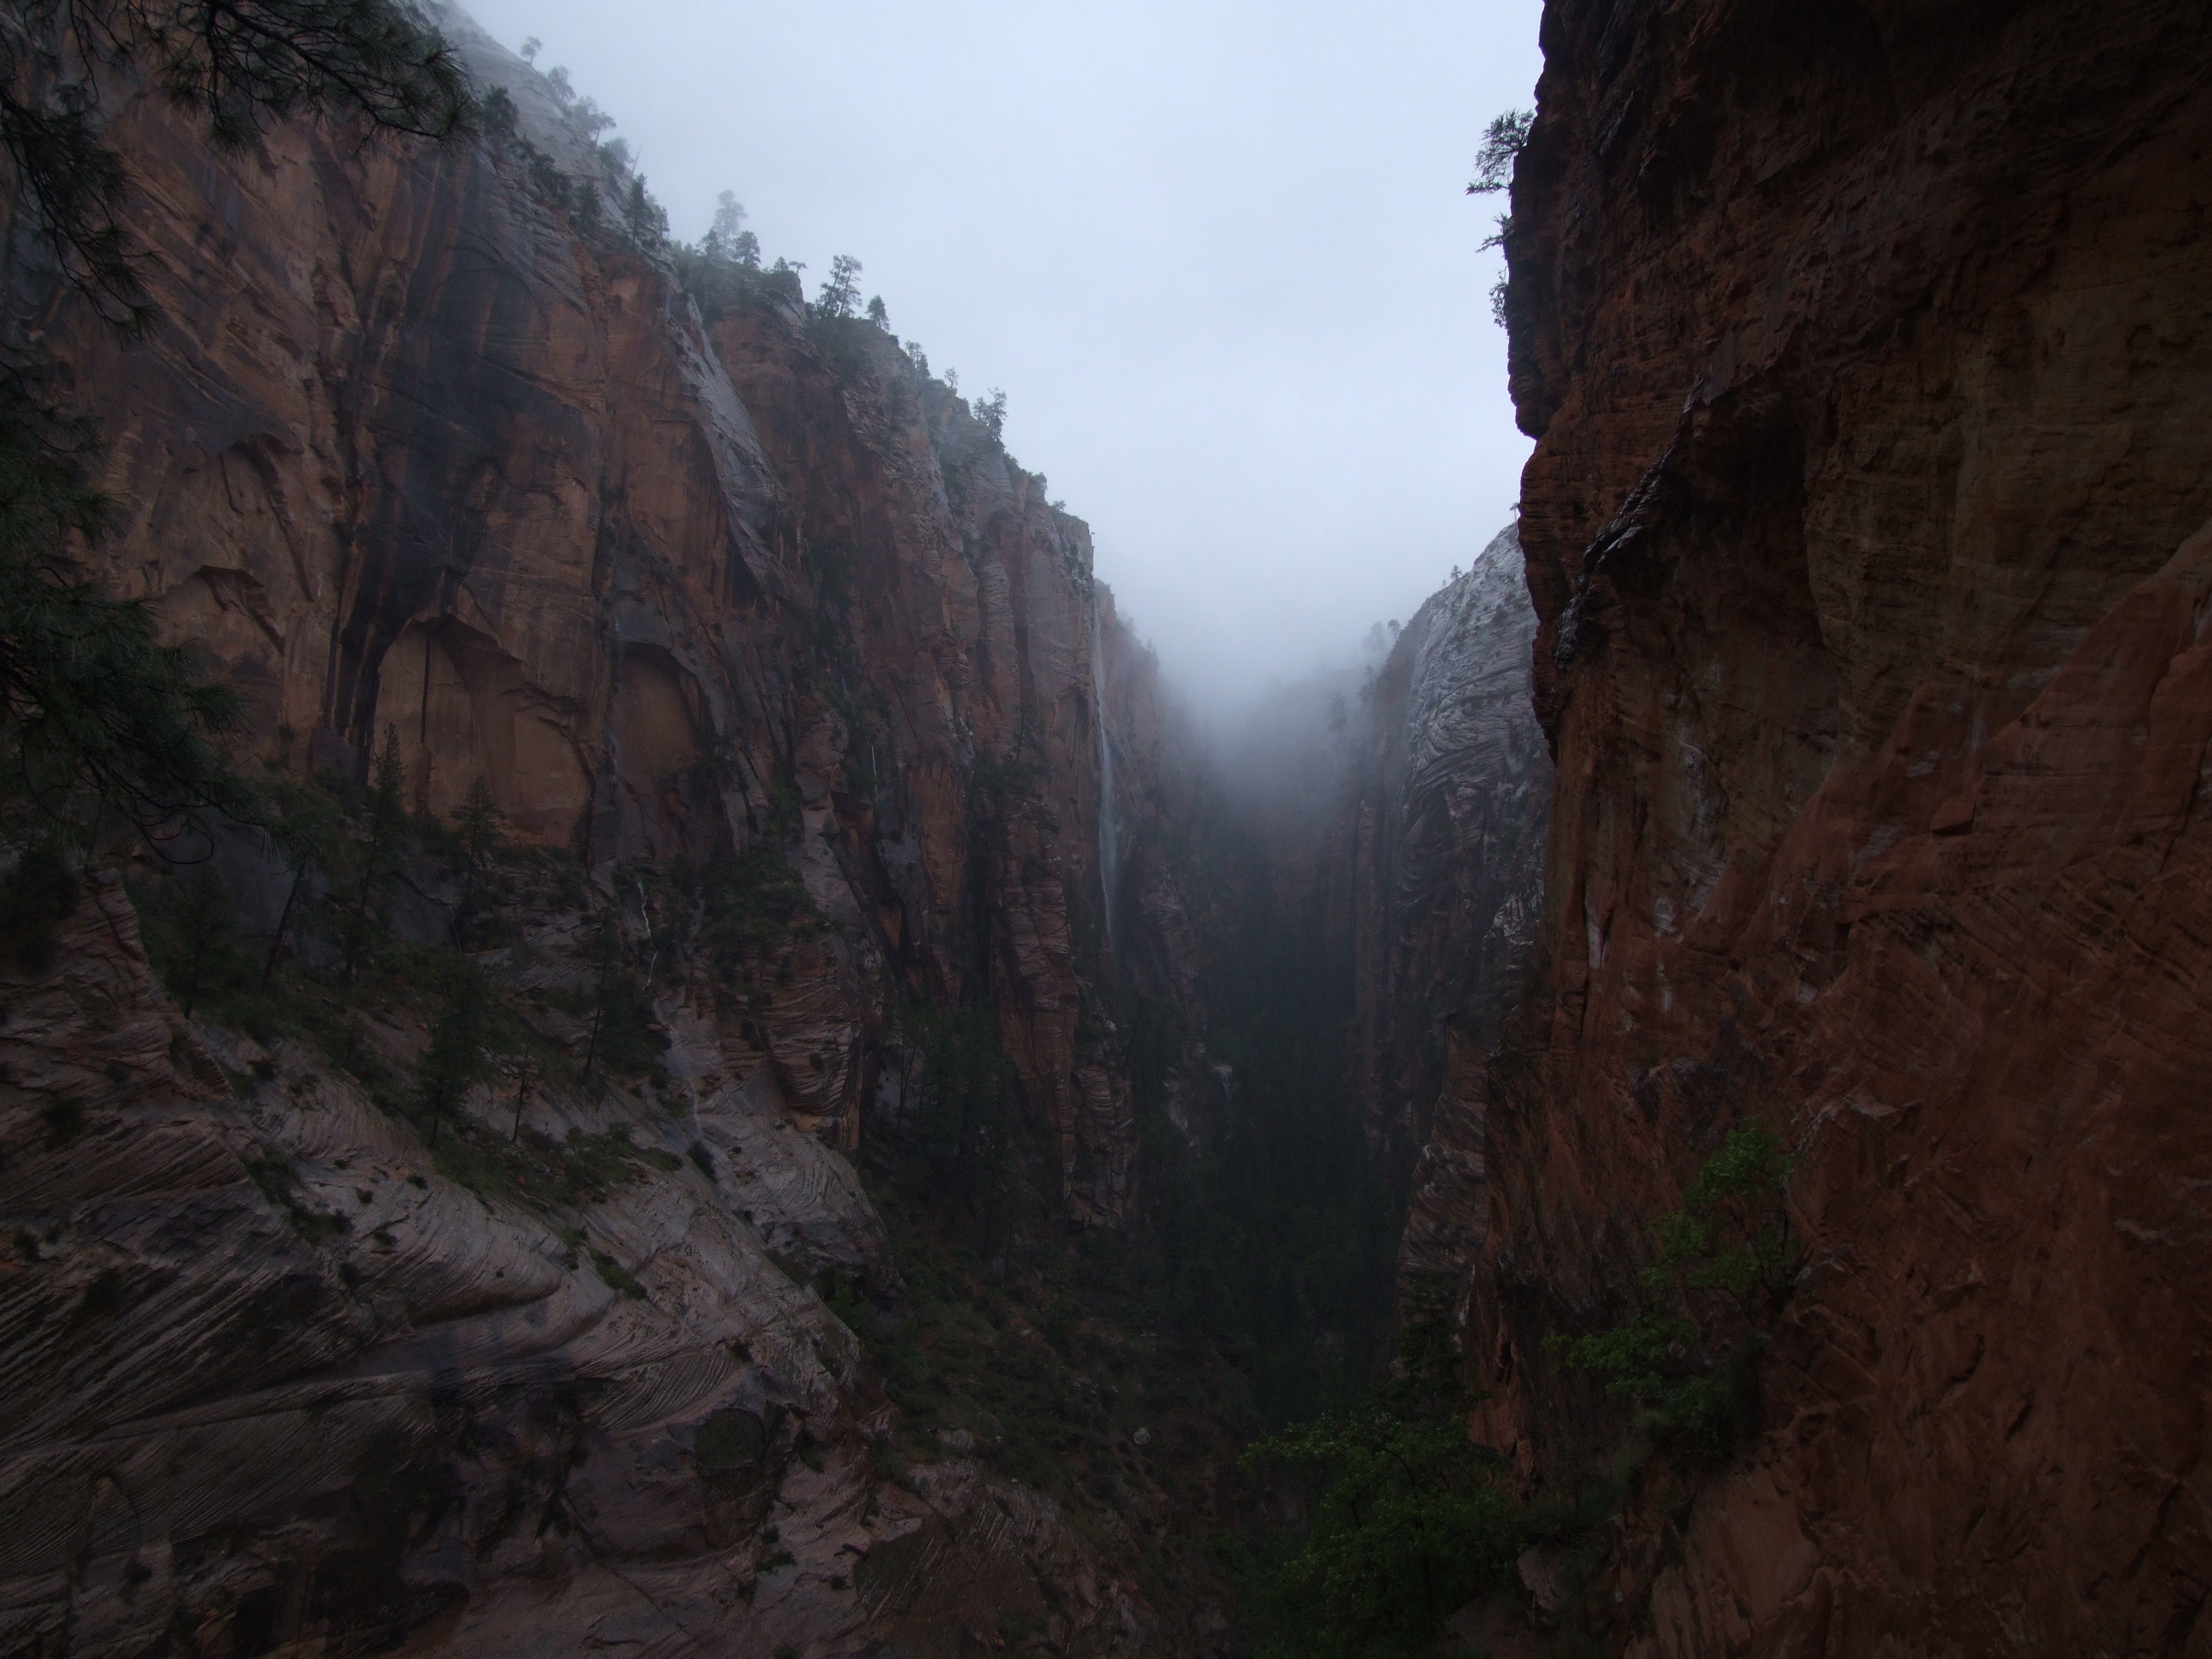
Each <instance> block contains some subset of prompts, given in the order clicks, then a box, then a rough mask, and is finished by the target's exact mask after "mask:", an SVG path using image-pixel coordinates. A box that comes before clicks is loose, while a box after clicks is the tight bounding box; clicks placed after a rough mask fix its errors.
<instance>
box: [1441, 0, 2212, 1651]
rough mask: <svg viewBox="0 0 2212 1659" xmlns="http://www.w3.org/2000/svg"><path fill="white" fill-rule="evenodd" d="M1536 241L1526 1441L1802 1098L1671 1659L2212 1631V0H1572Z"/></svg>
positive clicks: (1647, 1577)
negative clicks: (2210, 1480)
mask: <svg viewBox="0 0 2212 1659" xmlns="http://www.w3.org/2000/svg"><path fill="white" fill-rule="evenodd" d="M1543 41H1544V46H1545V51H1546V57H1547V66H1546V69H1545V72H1544V77H1543V81H1542V83H1541V88H1540V93H1539V100H1540V108H1539V111H1538V114H1537V119H1536V124H1535V127H1534V131H1533V133H1532V134H1531V136H1530V137H1529V140H1528V147H1527V149H1526V150H1525V152H1524V153H1523V154H1522V157H1521V160H1520V164H1519V168H1518V172H1517V173H1516V179H1515V184H1514V194H1513V212H1512V225H1511V229H1510V234H1509V235H1508V238H1507V241H1506V247H1507V252H1508V256H1509V260H1510V276H1511V285H1510V299H1509V311H1510V317H1511V331H1512V343H1513V391H1514V395H1515V398H1516V404H1517V406H1518V409H1519V411H1520V416H1521V419H1522V424H1523V427H1524V428H1525V429H1526V430H1528V432H1530V433H1531V434H1533V435H1536V436H1538V438H1539V439H1540V442H1539V445H1538V448H1537V451H1536V453H1535V455H1534V459H1532V461H1531V462H1530V464H1529V466H1528V471H1527V474H1526V477H1525V480H1524V491H1523V495H1524V501H1523V516H1522V526H1521V528H1522V538H1523V542H1524V544H1525V547H1526V550H1527V562H1528V580H1529V585H1530V587H1531V590H1532V591H1533V592H1534V595H1535V598H1536V600H1537V604H1538V607H1539V610H1540V611H1541V616H1542V627H1541V632H1540V635H1539V638H1538V642H1537V643H1538V650H1537V659H1536V661H1537V670H1538V691H1539V702H1540V707H1541V712H1542V714H1543V717H1544V721H1545V725H1546V729H1547V732H1548V733H1549V735H1550V737H1551V738H1552V741H1553V746H1554V750H1555V753H1556V755H1557V758H1558V764H1559V782H1558V786H1557V792H1556V794H1555V797H1554V801H1553V846H1552V851H1551V856H1550V863H1549V872H1548V882H1547V899H1546V908H1545V915H1544V921H1543V925H1542V927H1541V932H1540V935H1539V939H1538V944H1537V949H1536V953H1535V957H1534V969H1533V977H1532V981H1531V985H1530V990H1529V994H1528V999H1527V1001H1526V1003H1525V1005H1524V1007H1523V1009H1522V1012H1521V1013H1520V1015H1519V1016H1518V1017H1517V1018H1516V1022H1515V1024H1514V1026H1513V1029H1512V1030H1511V1032H1510V1036H1509V1039H1508V1041H1507V1042H1506V1044H1505V1047H1504V1052H1503V1053H1502V1054H1501V1055H1500V1056H1499V1058H1498V1060H1497V1061H1496V1063H1495V1064H1494V1065H1493V1066H1492V1072H1491V1076H1490V1081H1489V1087H1488V1093H1487V1102H1486V1103H1487V1114H1488V1139H1487V1146H1488V1168H1489V1176H1490V1180H1491V1183H1492V1184H1491V1188H1490V1209H1489V1216H1488V1225H1489V1238H1488V1241H1487V1244H1486V1249H1485V1252H1484V1254H1483V1255H1482V1258H1481V1260H1480V1263H1479V1265H1478V1267H1477V1269H1476V1272H1475V1274H1474V1290H1475V1297H1476V1321H1475V1323H1476V1332H1477V1340H1476V1343H1475V1348H1476V1356H1477V1362H1478V1370H1479V1372H1480V1380H1481V1381H1482V1382H1483V1383H1485V1384H1486V1385H1487V1386H1489V1387H1491V1388H1492V1389H1495V1390H1496V1391H1497V1395H1496V1399H1495V1401H1494V1402H1493V1407H1492V1411H1493V1421H1492V1430H1493V1431H1494V1433H1495V1434H1496V1436H1497V1437H1498V1438H1499V1439H1500V1440H1501V1441H1502V1442H1504V1443H1507V1444H1510V1445H1512V1446H1513V1447H1515V1448H1516V1450H1517V1451H1518V1453H1519V1454H1520V1455H1522V1457H1523V1458H1524V1459H1526V1460H1528V1461H1529V1462H1531V1463H1532V1464H1533V1466H1534V1468H1536V1469H1537V1470H1539V1471H1541V1470H1544V1469H1547V1468H1554V1467H1556V1466H1557V1465H1558V1464H1559V1461H1560V1460H1562V1459H1564V1458H1565V1457H1566V1456H1567V1455H1569V1454H1570V1453H1571V1451H1572V1450H1573V1449H1574V1448H1575V1447H1576V1445H1577V1443H1581V1444H1583V1445H1588V1444H1589V1443H1591V1442H1592V1441H1593V1440H1600V1441H1601V1440H1602V1438H1603V1437H1604V1435H1605V1433H1606V1432H1607V1425H1617V1424H1618V1422H1619V1416H1618V1412H1617V1408H1614V1407H1609V1406H1607V1405H1606V1404H1605V1403H1604V1402H1602V1401H1599V1400H1598V1399H1597V1398H1596V1397H1595V1392H1594V1390H1593V1389H1591V1388H1590V1387H1589V1384H1588V1383H1586V1382H1583V1381H1582V1380H1580V1379H1577V1378H1576V1377H1574V1376H1570V1375H1563V1374H1562V1372H1561V1370H1559V1366H1558V1364H1556V1362H1555V1361H1553V1359H1552V1358H1548V1357H1547V1354H1546V1352H1545V1350H1544V1347H1543V1339H1544V1338H1545V1336H1546V1335H1547V1334H1550V1333H1553V1332H1557V1331H1561V1330H1565V1331H1568V1332H1573V1331H1577V1330H1588V1329H1591V1328H1596V1327H1599V1326H1601V1325H1603V1324H1605V1323H1607V1322H1609V1321H1611V1320H1613V1319H1617V1318H1618V1317H1619V1316H1620V1313H1621V1311H1622V1310H1623V1309H1624V1308H1626V1306H1627V1305H1629V1304H1630V1302H1631V1301H1632V1296H1633V1279H1632V1274H1633V1273H1634V1272H1635V1270H1636V1268H1637V1267H1638V1265H1639V1263H1640V1262H1641V1261H1643V1260H1644V1259H1646V1257H1647V1255H1648V1252H1649V1249H1650V1243H1649V1240H1648V1238H1647V1237H1646V1236H1645V1234H1644V1223H1645V1221H1646V1220H1647V1219H1648V1218H1650V1217H1651V1216H1653V1215H1655V1214H1656V1213H1657V1212H1660V1211H1662V1210H1664V1209H1666V1208H1668V1207H1669V1206H1670V1205H1671V1204H1672V1203H1673V1202H1674V1199H1675V1196H1676V1194H1677V1193H1678V1191H1679V1190H1680V1183H1681V1182H1683V1181H1684V1180H1685V1178H1686V1176H1687V1175H1688V1174H1689V1173H1690V1172H1691V1171H1692V1170H1695V1169H1696V1168H1697V1167H1698V1164H1699V1161H1700V1160H1701V1159H1702V1158H1704V1156H1705V1154H1706V1153H1708V1152H1710V1151H1711V1149H1712V1148H1713V1147H1714V1146H1716V1145H1717V1142H1718V1139H1719V1137H1720V1135H1721V1133H1722V1132H1723V1129H1724V1128H1725V1127H1726V1126H1727V1125H1728V1124H1729V1123H1730V1122H1731V1121H1735V1120H1737V1119H1739V1118H1741V1117H1744V1116H1757V1117H1759V1118H1762V1119H1765V1121H1769V1122H1771V1123H1772V1124H1774V1125H1775V1126H1777V1127H1778V1128H1779V1129H1780V1130H1781V1132H1782V1133H1783V1135H1784V1139H1785V1140H1786V1142H1787V1144H1788V1146H1790V1149H1791V1150H1792V1152H1793V1153H1794V1155H1795V1158H1796V1169H1795V1173H1794V1176H1793V1177H1792V1180H1791V1183H1790V1201H1791V1206H1792V1211H1793V1214H1794V1216H1795V1218H1796V1225H1797V1226H1798V1228H1799V1230H1800V1231H1801V1234H1802V1238H1803V1240H1804V1242H1805V1244H1806V1246H1807V1249H1808V1271H1807V1273H1806V1275H1805V1277H1804V1279H1802V1282H1801V1283H1800V1285H1799V1286H1798V1288H1797V1290H1796V1294H1795V1297H1794V1298H1793V1300H1792V1302H1791V1304H1790V1309H1789V1311H1788V1313H1787V1316H1786V1317H1785V1319H1784V1322H1783V1325H1782V1327H1781V1328H1780V1329H1779V1331H1778V1333H1777V1335H1776V1340H1775V1346H1774V1348H1773V1350H1772V1352H1771V1357H1770V1358H1769V1359H1768V1360H1767V1362H1766V1363H1765V1366H1764V1367H1763V1370H1762V1373H1761V1375H1762V1381H1763V1392H1764V1400H1763V1410H1762V1413H1761V1415H1760V1419H1759V1422H1760V1426H1759V1427H1758V1428H1757V1430H1756V1431H1754V1432H1753V1433H1752V1434H1751V1435H1750V1437H1748V1438H1747V1439H1746V1440H1745V1441H1743V1442H1742V1443H1741V1444H1740V1445H1739V1447H1738V1448H1737V1449H1736V1451H1735V1455H1734V1456H1733V1458H1732V1460H1731V1461H1729V1462H1728V1463H1727V1465H1726V1466H1725V1468H1722V1469H1720V1470H1718V1471H1717V1472H1715V1473H1713V1474H1711V1475H1710V1476H1708V1477H1705V1478H1703V1479H1701V1480H1694V1481H1692V1482H1690V1483H1689V1484H1688V1485H1687V1486H1683V1487H1676V1488H1674V1489H1672V1491H1673V1492H1674V1494H1675V1495H1674V1496H1672V1497H1670V1496H1668V1490H1669V1489H1668V1488H1666V1487H1665V1486H1663V1483H1662V1484H1661V1485H1656V1486H1650V1487H1648V1488H1646V1489H1645V1490H1644V1492H1643V1495H1642V1497H1641V1498H1638V1501H1637V1502H1636V1503H1635V1504H1632V1509H1631V1511H1630V1514H1629V1516H1627V1518H1626V1521H1625V1522H1624V1523H1623V1526H1624V1530H1623V1532H1622V1534H1621V1536H1620V1547H1619V1548H1618V1549H1616V1551H1615V1552H1614V1553H1613V1557H1612V1565H1611V1567H1610V1568H1609V1570H1608V1573H1609V1576H1608V1577H1607V1578H1606V1579H1605V1580H1604V1582H1603V1583H1602V1584H1601V1585H1600V1586H1598V1587H1596V1588H1595V1589H1594V1592H1593V1596H1592V1601H1591V1605H1592V1607H1600V1608H1602V1609H1604V1613H1603V1615H1602V1616H1603V1617H1604V1618H1606V1619H1607V1620H1610V1621H1611V1624H1612V1629H1611V1638H1612V1639H1613V1642H1614V1643H1615V1644H1617V1645H1619V1646H1620V1647H1622V1648H1624V1649H1625V1650H1628V1651H1632V1652H1637V1653H1650V1654H1659V1653H1665V1654H1679V1655H1685V1656H1686V1655H1692V1654H1695V1655H1701V1656H1711V1655H1716V1654H1723V1653H1750V1652H1759V1653H1778V1652H1793V1653H1794V1652H1822V1653H1829V1654H1872V1653H1876V1652H1896V1651H1917V1652H1929V1651H1943V1652H1955V1653H1960V1654H2023V1655H2025V1654H2050V1653H2058V1652H2080V1653H2088V1652H2112V1653H2118V1652H2134V1653H2182V1652H2195V1651H2198V1650H2201V1649H2202V1647H2203V1644H2204V1642H2205V1640H2206V1629H2207V1627H2206V1626H2204V1624H2203V1620H2202V1613H2203V1607H2204V1602H2205V1587H2206V1585H2207V1584H2208V1583H2212V1516H2208V1510H2207V1503H2208V1498H2212V1492H2208V1489H2207V1486H2206V1477H2205V1474H2204V1464H2203V1410H2202V1395H2203V1389H2202V1376H2201V1375H2200V1370H2201V1363H2200V1362H2201V1356H2202V1355H2203V1352H2205V1351H2206V1346H2207V1340H2208V1337H2212V1329H2208V1319H2207V1315H2208V1301H2207V1297H2206V1291H2205V1286H2206V1284H2207V1279H2206V1277H2205V1266H2206V1260H2207V1252H2208V1249H2212V1236H2208V1234H2207V1231H2206V1226H2205V1213H2206V1212H2205V1209H2204V1206H2203V1203H2202V1201H2201V1197H2202V1194H2203V1190H2204V1184H2205V1182H2206V1181H2207V1180H2208V1178H2212V1139H2208V1137H2207V1135H2206V1134H2205V1133H2204V1129H2203V1122H2202V1114H2201V1112H2200V1110H2199V1109H2198V1101H2199V1097H2200V1096H2201V1093H2202V1081H2201V1079H2202V1077H2203V1071H2204V1066H2205V1063H2206V1060H2207V1058H2208V1056H2207V1054H2206V1026H2205V1023H2204V1020H2203V997H2204V987H2205V984H2206V975H2207V973H2208V971H2212V959H2209V958H2208V957H2207V953H2206V948H2205V945H2204V941H2205V940H2206V939H2208V938H2212V912H2208V909H2207V904H2208V899H2207V895H2208V893H2212V885H2208V879H2207V878H2208V876H2212V867H2208V860H2212V817H2208V814H2212V799H2208V797H2207V794H2206V792H2205V791H2204V790H2203V788H2202V787H2201V781H2202V779H2203V775H2204V766H2205V761H2206V757H2207V754H2208V752H2209V751H2208V740H2212V690H2209V689H2208V688H2212V682H2208V679H2207V678H2206V677H2207V674H2208V671H2212V659H2208V658H2207V655H2206V652H2205V647H2204V645H2203V620H2204V617H2205V615H2206V614H2207V613H2206V605H2207V599H2208V595H2212V564H2208V559H2212V536H2208V534H2207V533H2206V532H2207V528H2208V526H2207V520H2208V517H2212V474H2208V473H2207V471H2206V468H2205V465H2204V449H2203V420H2204V410H2205V403H2204V398H2205V387H2206V386H2207V385H2208V384H2212V380H2208V370H2212V310H2209V309H2208V302H2207V295H2212V255H2208V249H2212V240H2208V236H2207V232H2208V230H2212V224H2208V216H2212V193H2208V189H2207V185H2208V180H2212V167H2208V162H2207V152H2208V149H2212V67H2208V66H2212V23H2208V21H2207V19H2206V16H2205V14H2204V13H2203V9H2202V8H2201V7H2196V6H2186V5H2174V4H2170V3H2131V4H2123V5H2118V6H2106V7H2097V8H2083V7H2080V6H2075V5H2067V4H2058V3H2025V4H2018V5H2004V6H1979V7H1969V8H1965V9H1960V8H1940V7H1928V6H1910V5H1906V6H1895V5H1876V6H1863V7H1861V6H1844V7H1804V6H1796V5H1787V4H1780V3H1774V0H1683V3H1658V0H1650V3H1643V0H1620V3H1575V0H1553V3H1550V4H1548V5H1547V7H1546V9H1545V13H1544V19H1543Z"/></svg>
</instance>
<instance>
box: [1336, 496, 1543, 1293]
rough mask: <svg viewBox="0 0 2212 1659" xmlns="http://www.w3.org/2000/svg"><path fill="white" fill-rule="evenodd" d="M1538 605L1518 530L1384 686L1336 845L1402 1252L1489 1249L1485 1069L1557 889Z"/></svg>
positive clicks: (1398, 652) (1380, 681)
mask: <svg viewBox="0 0 2212 1659" xmlns="http://www.w3.org/2000/svg"><path fill="white" fill-rule="evenodd" d="M1535 632H1536V614H1535V611H1534V608H1533V607H1532V606H1531V605H1529V603H1528V586H1527V585H1526V583H1525V581H1524V580H1523V579H1522V574H1521V544H1520V541H1519V539H1518V538H1516V535H1515V534H1514V532H1513V530H1512V529H1511V528H1510V526H1509V527H1508V528H1506V529H1505V530H1503V531H1501V532H1498V535H1497V536H1496V537H1494V538H1492V541H1491V543H1490V544H1489V545H1488V546H1487V547H1486V548H1485V549H1484V550H1482V553H1481V554H1480V556H1479V557H1477V558H1476V560H1475V561H1474V568H1472V569H1470V570H1468V572H1467V574H1464V575H1462V576H1457V577H1455V579H1454V580H1452V581H1451V582H1450V583H1449V584H1448V585H1447V586H1444V587H1443V588H1442V589H1440V590H1439V591H1438V592H1436V593H1435V594H1434V595H1432V596H1431V598H1430V599H1429V600H1428V601H1427V602H1426V603H1425V604H1424V605H1422V606H1421V608H1420V609H1419V611H1416V612H1415V613H1414V614H1413V619H1412V620H1411V621H1410V622H1408V623H1407V624H1406V627H1405V629H1404V630H1403V631H1402V632H1401V634H1400V635H1399V636H1398V640H1397V642H1396V644H1395V646H1394V647H1392V649H1391V652H1390V654H1389V657H1388V659H1385V661H1384V662H1383V666H1382V669H1381V671H1379V672H1378V673H1377V674H1376V678H1375V680H1374V682H1373V684H1372V685H1371V686H1370V688H1369V691H1368V697H1367V703H1366V707H1365V708H1364V711H1363V713H1364V719H1365V732H1366V737H1367V742H1366V743H1365V744H1364V745H1363V748H1362V750H1361V752H1360V753H1359V755H1358V758H1357V761H1356V763H1355V771H1354V773H1353V775H1352V779H1351V781H1350V785H1351V787H1350V796H1349V801H1348V805H1347V809H1346V810H1347V812H1348V815H1349V822H1348V823H1346V825H1345V827H1344V828H1343V829H1341V830H1340V833H1339V836H1338V842H1339V844H1340V846H1341V847H1342V848H1343V849H1344V854H1345V855H1346V856H1347V857H1348V859H1349V861H1350V864H1351V866H1352V876H1351V880H1350V883H1349V887H1350V890H1351V892H1352V904H1351V933H1352V938H1351V940H1350V953H1351V962H1352V975H1351V977H1352V989H1353V995H1354V1000H1355V1006H1356V1009H1357V1014H1356V1020H1355V1031H1354V1037H1353V1048H1352V1068H1353V1074H1352V1085H1353V1087H1354V1089H1355V1090H1356V1091H1357V1093H1358V1099H1359V1104H1360V1108H1361V1110H1362V1113H1363V1116H1364V1122H1365V1127H1366V1132H1367V1136H1368V1139H1369V1141H1370V1144H1371V1145H1373V1146H1376V1147H1377V1148H1378V1149H1379V1150H1380V1151H1381V1152H1382V1153H1383V1158H1384V1159H1385V1161H1386V1163H1387V1164H1389V1165H1390V1166H1393V1167H1395V1169H1397V1170H1404V1169H1405V1167H1406V1164H1407V1159H1408V1158H1416V1149H1418V1154H1417V1161H1416V1162H1415V1163H1414V1164H1413V1172H1412V1176H1411V1185H1410V1188H1409V1191H1408V1194H1407V1226H1406V1235H1405V1241H1404V1245H1403V1249H1402V1251H1401V1257H1400V1267H1401V1273H1407V1274H1416V1275H1431V1274H1456V1273H1461V1272H1462V1271H1463V1270H1464V1268H1465V1267H1466V1264H1467V1263H1468V1261H1470V1260H1471V1259H1472V1257H1473V1255H1474V1251H1475V1249H1477V1248H1478V1247H1479V1244H1480V1218H1481V1212H1482V1106H1481V1080H1482V1075H1483V1070H1484V1067H1485V1066H1486V1063H1487V1058H1488V1053H1489V1048H1490V1046H1491V1044H1492V1042H1493V1041H1494V1040H1495V1038H1496V1036H1497V1034H1498V1026H1499V1024H1500V1023H1501V1022H1502V1021H1503V1020H1504V1017H1505V1015H1506V1013H1507V1012H1508V1011H1509V1010H1510V1008H1511V1006H1513V1000H1514V997H1515V995H1516V992H1517V991H1518V989H1519V986H1520V977H1521V969H1522V963H1523V961H1524V959H1525V957H1526V956H1527V953H1528V945H1529V943H1530V941H1531V939H1533V938H1534V932H1535V926H1536V919H1537V915H1538V912H1539V909H1540V907H1541V903H1542V898H1543V860H1544V845H1545V817H1546V812H1547V809H1548V807H1549V805H1550V801H1551V790H1552V763H1551V755H1550V753H1549V751H1548V750H1547V748H1546V747H1545V743H1544V734H1543V732H1542V730H1541V728H1540V727H1539V726H1537V723H1536V715H1535V709H1534V702H1533V700H1532V698H1531V696H1530V678H1529V677H1530V648H1531V646H1532V643H1533V641H1534V637H1535Z"/></svg>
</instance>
